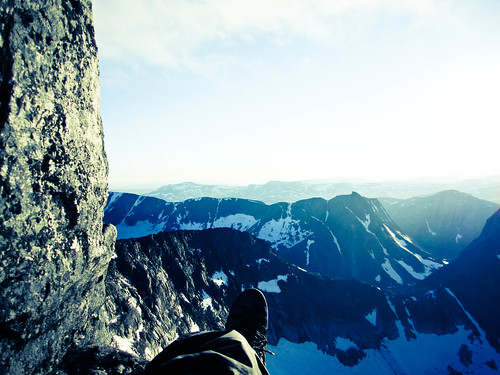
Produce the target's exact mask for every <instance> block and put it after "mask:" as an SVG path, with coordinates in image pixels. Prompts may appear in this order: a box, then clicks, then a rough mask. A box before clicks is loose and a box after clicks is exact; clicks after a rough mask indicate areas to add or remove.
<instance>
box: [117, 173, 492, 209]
mask: <svg viewBox="0 0 500 375" xmlns="http://www.w3.org/2000/svg"><path fill="white" fill-rule="evenodd" d="M450 189H454V190H459V191H463V192H465V193H468V194H471V195H473V196H475V197H477V198H480V199H484V200H488V201H492V202H496V203H497V204H500V194H499V191H500V176H492V177H486V178H482V179H479V178H478V179H466V180H454V181H442V182H440V181H436V182H432V181H431V182H429V181H422V180H413V181H387V182H346V181H341V182H338V181H336V182H329V181H315V180H311V181H290V182H286V181H269V182H267V183H265V184H251V185H247V186H229V185H205V184H197V183H194V182H183V183H179V184H170V185H164V186H162V187H160V188H158V189H156V190H154V191H151V192H143V191H141V194H142V195H146V196H152V197H156V198H160V199H164V200H166V201H169V202H182V201H185V200H187V199H194V198H201V197H210V198H241V199H252V200H258V201H262V202H264V203H267V204H273V203H279V202H296V201H298V200H302V199H309V198H314V197H321V198H324V199H327V200H329V199H331V198H333V197H335V196H337V195H347V194H350V193H351V192H352V191H357V192H359V193H360V194H362V195H363V196H366V197H370V198H382V197H383V198H397V199H410V198H413V197H416V196H422V195H424V196H426V195H432V194H436V193H438V192H440V191H443V190H450ZM112 190H117V189H112ZM126 191H129V190H126Z"/></svg>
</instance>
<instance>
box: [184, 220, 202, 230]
mask: <svg viewBox="0 0 500 375" xmlns="http://www.w3.org/2000/svg"><path fill="white" fill-rule="evenodd" d="M179 229H180V230H203V229H205V223H197V222H194V223H193V222H191V221H189V222H187V223H179Z"/></svg>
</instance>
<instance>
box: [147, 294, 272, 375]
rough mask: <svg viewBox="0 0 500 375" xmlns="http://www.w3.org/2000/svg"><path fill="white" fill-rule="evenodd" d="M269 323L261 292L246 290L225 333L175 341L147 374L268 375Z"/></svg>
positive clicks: (194, 335)
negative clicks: (266, 355) (266, 362)
mask: <svg viewBox="0 0 500 375" xmlns="http://www.w3.org/2000/svg"><path fill="white" fill-rule="evenodd" d="M267 320H268V311H267V302H266V299H265V297H264V295H263V294H262V292H261V291H259V290H257V289H248V290H245V291H244V292H242V293H241V294H240V295H239V296H238V297H237V299H236V300H235V302H234V303H233V305H232V307H231V309H230V312H229V316H228V319H227V322H226V331H223V332H203V333H196V334H192V335H189V336H187V337H183V338H180V339H178V340H176V341H174V342H173V343H172V344H170V345H169V346H168V347H167V348H165V349H164V350H163V351H162V352H161V353H160V354H158V355H157V356H156V357H155V358H154V359H153V360H152V361H151V362H150V363H149V364H148V366H147V367H146V371H145V374H147V375H157V374H193V375H194V374H242V375H243V374H249V375H268V372H267V369H266V367H265V351H266V345H267V327H268V322H267Z"/></svg>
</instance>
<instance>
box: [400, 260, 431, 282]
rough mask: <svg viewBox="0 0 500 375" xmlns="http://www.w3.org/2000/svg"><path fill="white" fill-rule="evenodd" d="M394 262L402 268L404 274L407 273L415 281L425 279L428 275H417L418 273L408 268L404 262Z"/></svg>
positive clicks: (410, 267)
mask: <svg viewBox="0 0 500 375" xmlns="http://www.w3.org/2000/svg"><path fill="white" fill-rule="evenodd" d="M396 262H398V263H399V264H400V265H401V267H403V268H404V269H405V270H406V272H408V273H409V274H410V275H411V276H413V277H414V278H415V279H417V280H423V279H425V278H426V277H427V276H429V275H428V274H426V273H419V272H416V271H415V270H414V269H413V267H412V266H409V265H408V264H406V263H405V262H403V261H402V260H397V261H396Z"/></svg>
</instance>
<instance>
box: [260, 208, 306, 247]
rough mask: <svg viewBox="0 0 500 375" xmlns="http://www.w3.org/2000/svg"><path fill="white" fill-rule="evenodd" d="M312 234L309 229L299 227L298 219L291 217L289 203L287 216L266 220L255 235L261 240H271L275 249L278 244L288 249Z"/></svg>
mask: <svg viewBox="0 0 500 375" xmlns="http://www.w3.org/2000/svg"><path fill="white" fill-rule="evenodd" d="M312 234H313V233H312V232H311V231H305V230H302V229H301V227H300V221H299V220H295V219H292V217H291V205H289V207H288V210H287V216H286V217H282V218H280V219H278V220H274V219H272V220H270V221H268V222H266V223H265V224H264V225H263V226H262V227H261V228H260V231H259V233H258V234H257V237H258V238H260V239H261V240H265V241H268V242H271V243H272V244H273V247H274V248H275V249H276V248H277V247H278V246H280V245H281V246H284V247H286V248H288V249H289V248H291V247H293V246H295V245H296V244H298V243H299V242H302V241H304V240H305V239H306V238H308V237H310V236H311V235H312Z"/></svg>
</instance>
